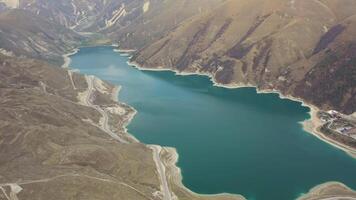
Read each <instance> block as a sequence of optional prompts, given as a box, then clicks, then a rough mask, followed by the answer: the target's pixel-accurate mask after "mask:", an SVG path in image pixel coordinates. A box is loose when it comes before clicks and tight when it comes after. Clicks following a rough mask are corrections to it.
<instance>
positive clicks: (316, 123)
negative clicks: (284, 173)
mask: <svg viewBox="0 0 356 200" xmlns="http://www.w3.org/2000/svg"><path fill="white" fill-rule="evenodd" d="M127 64H128V65H131V66H133V67H135V68H137V69H139V70H142V71H170V72H174V73H175V75H178V76H189V75H198V76H207V77H209V79H210V81H211V82H212V83H213V86H215V87H221V88H226V89H239V88H254V89H256V92H257V93H258V94H277V95H278V96H279V98H280V99H288V100H291V101H295V102H299V103H301V104H302V106H304V107H307V108H309V110H310V111H309V115H310V119H306V120H304V121H301V122H300V123H301V124H302V126H303V130H304V131H305V132H308V133H310V134H312V135H314V136H315V137H317V138H319V139H320V140H322V141H324V142H326V143H328V144H330V145H332V146H333V147H335V148H337V149H340V150H342V151H344V152H345V153H346V154H348V155H349V156H351V157H352V158H354V159H356V150H353V149H351V148H350V147H348V146H346V145H343V144H341V143H340V142H337V141H335V140H332V139H329V138H327V137H325V136H324V135H323V133H321V132H320V131H319V130H318V128H319V127H320V126H321V121H320V119H319V118H318V117H317V116H316V113H318V112H319V111H321V110H320V109H319V108H318V107H316V106H314V105H312V104H310V103H306V102H305V101H304V100H303V99H301V98H297V97H293V96H291V95H284V94H282V93H280V92H279V91H277V90H272V89H262V90H261V89H259V88H257V87H256V86H254V85H253V84H249V83H247V84H245V83H234V84H228V85H224V84H221V83H218V82H217V81H216V79H215V78H214V76H213V75H212V74H210V73H202V72H181V71H178V70H175V69H169V68H163V67H159V68H146V67H143V66H141V65H140V64H138V63H136V62H130V61H128V62H127Z"/></svg>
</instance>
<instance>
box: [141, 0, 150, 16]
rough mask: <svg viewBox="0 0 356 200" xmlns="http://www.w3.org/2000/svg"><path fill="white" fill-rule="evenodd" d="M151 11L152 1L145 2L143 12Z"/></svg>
mask: <svg viewBox="0 0 356 200" xmlns="http://www.w3.org/2000/svg"><path fill="white" fill-rule="evenodd" d="M149 9H150V1H145V3H144V4H143V7H142V10H143V12H144V13H145V12H147V11H148V10H149Z"/></svg>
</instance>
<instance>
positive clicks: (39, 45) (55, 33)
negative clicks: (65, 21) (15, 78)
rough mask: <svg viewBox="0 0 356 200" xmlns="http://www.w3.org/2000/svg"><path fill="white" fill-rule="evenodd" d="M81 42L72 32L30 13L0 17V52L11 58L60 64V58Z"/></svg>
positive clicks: (12, 12) (6, 13)
mask: <svg viewBox="0 0 356 200" xmlns="http://www.w3.org/2000/svg"><path fill="white" fill-rule="evenodd" d="M81 40H82V37H81V36H80V35H78V34H76V33H75V32H73V31H71V30H69V29H67V28H66V27H64V26H61V25H59V24H57V23H54V22H52V21H49V20H47V19H46V18H41V17H39V16H37V15H35V14H33V13H31V12H28V11H24V10H20V9H11V10H6V11H4V12H1V13H0V48H1V49H2V50H5V51H8V52H11V53H12V54H14V55H17V56H27V57H34V58H39V59H45V60H51V61H53V62H62V60H63V59H62V54H64V53H65V52H66V51H68V50H69V49H72V48H73V47H75V46H76V45H79V43H80V41H81Z"/></svg>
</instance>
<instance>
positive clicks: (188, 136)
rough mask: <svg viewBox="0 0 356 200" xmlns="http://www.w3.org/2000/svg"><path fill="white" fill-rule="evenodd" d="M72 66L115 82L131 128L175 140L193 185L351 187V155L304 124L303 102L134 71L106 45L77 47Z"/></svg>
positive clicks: (269, 191) (264, 191) (298, 189)
mask: <svg viewBox="0 0 356 200" xmlns="http://www.w3.org/2000/svg"><path fill="white" fill-rule="evenodd" d="M71 58H72V63H71V67H72V68H75V69H79V70H80V72H81V73H83V74H89V75H95V76H97V77H99V78H101V79H103V80H106V81H108V82H111V83H113V84H116V85H121V86H122V90H121V92H120V95H119V99H120V101H122V102H125V103H127V104H129V105H130V106H132V107H134V108H135V109H136V110H137V111H138V114H137V115H136V116H135V118H134V119H133V121H132V123H131V124H130V125H129V127H128V130H129V133H131V134H133V135H134V136H135V137H136V138H138V139H139V140H140V141H142V142H144V143H147V144H159V145H162V146H170V147H175V148H176V149H177V151H178V154H179V162H178V166H179V167H180V168H181V169H182V174H183V183H184V185H185V186H186V187H187V188H189V189H191V190H192V191H194V192H197V193H202V194H216V193H222V192H228V193H235V194H242V195H243V196H245V197H246V198H248V199H257V200H289V199H295V198H297V197H298V196H299V195H300V194H301V193H305V192H307V191H308V190H309V189H311V188H312V187H314V186H316V185H318V184H321V183H325V182H328V181H339V182H342V183H344V184H346V185H348V186H349V187H351V188H353V189H356V159H353V158H351V157H350V156H348V155H347V154H346V153H344V152H342V151H340V150H338V149H336V148H334V147H332V146H330V145H328V144H326V143H324V142H322V141H320V140H319V139H317V138H316V137H314V136H313V135H311V134H309V133H307V132H305V131H303V129H302V126H301V124H300V123H299V122H301V121H304V120H305V119H308V118H309V114H308V112H309V109H308V108H306V107H303V106H302V105H301V103H299V102H294V101H290V100H283V99H280V98H279V97H278V95H276V94H257V93H256V90H255V89H253V88H243V89H233V90H232V89H224V88H218V87H214V86H213V85H212V83H211V81H210V80H209V79H208V78H207V77H204V76H196V75H192V76H176V75H175V74H174V73H172V72H148V71H140V70H138V69H136V68H133V67H131V66H129V65H128V64H127V63H126V62H127V61H128V57H125V56H120V55H119V54H118V53H116V52H114V51H113V48H112V47H88V48H82V49H81V50H80V51H79V53H78V54H75V55H74V56H72V57H71Z"/></svg>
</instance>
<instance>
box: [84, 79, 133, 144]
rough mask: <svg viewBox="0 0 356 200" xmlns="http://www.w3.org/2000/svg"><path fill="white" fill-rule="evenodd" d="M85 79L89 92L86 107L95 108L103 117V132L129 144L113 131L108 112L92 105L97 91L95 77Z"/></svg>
mask: <svg viewBox="0 0 356 200" xmlns="http://www.w3.org/2000/svg"><path fill="white" fill-rule="evenodd" d="M85 78H86V81H87V83H88V90H87V94H86V98H85V104H86V106H89V107H92V108H94V109H95V110H97V111H98V112H99V113H100V114H101V115H102V116H103V118H102V121H101V123H100V128H101V130H103V131H104V132H106V133H107V134H109V135H110V136H111V137H112V138H113V139H115V140H117V141H118V142H121V143H125V144H128V143H129V142H127V141H126V140H124V139H122V138H120V137H119V136H118V135H117V134H116V133H114V132H113V131H112V130H111V128H110V125H109V115H108V113H107V111H105V110H104V109H102V108H101V107H100V106H98V105H94V104H93V103H92V95H93V93H94V92H95V91H96V90H97V89H96V88H95V84H94V80H95V77H94V76H85Z"/></svg>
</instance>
